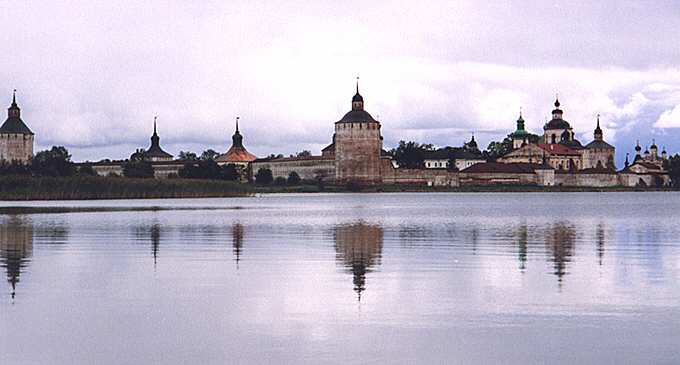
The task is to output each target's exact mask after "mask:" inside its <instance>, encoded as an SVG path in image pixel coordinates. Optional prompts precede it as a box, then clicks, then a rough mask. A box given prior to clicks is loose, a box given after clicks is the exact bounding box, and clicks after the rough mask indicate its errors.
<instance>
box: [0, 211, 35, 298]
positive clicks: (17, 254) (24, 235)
mask: <svg viewBox="0 0 680 365" xmlns="http://www.w3.org/2000/svg"><path fill="white" fill-rule="evenodd" d="M32 255H33V225H32V224H31V223H30V222H25V221H24V220H23V219H22V218H21V217H18V216H11V217H9V218H8V219H7V220H6V221H4V222H2V223H0V266H1V267H2V268H4V269H5V270H6V271H7V282H8V283H9V284H10V286H11V287H12V293H11V296H12V299H14V296H15V294H16V287H17V284H18V283H19V277H20V276H21V273H22V272H24V271H25V269H26V267H27V266H28V263H29V262H30V257H31V256H32Z"/></svg>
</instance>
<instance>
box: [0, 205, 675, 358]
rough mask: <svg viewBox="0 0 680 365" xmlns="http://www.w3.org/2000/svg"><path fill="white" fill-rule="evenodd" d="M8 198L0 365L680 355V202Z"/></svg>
mask: <svg viewBox="0 0 680 365" xmlns="http://www.w3.org/2000/svg"><path fill="white" fill-rule="evenodd" d="M0 205H2V206H4V208H0V271H1V272H2V275H3V277H4V278H5V280H2V281H1V282H0V364H74V363H77V364H227V363H315V364H318V363H375V364H384V363H449V364H451V363H453V364H455V363H462V364H490V363H523V364H526V363H529V364H545V363H572V364H583V363H596V364H606V363H609V364H621V363H645V364H646V363H679V362H680V242H679V241H680V194H677V193H558V194H551V193H518V194H510V193H506V194H464V193H451V194H448V193H430V194H428V193H420V194H418V193H415V194H406V193H402V194H328V195H325V194H318V195H312V194H308V195H263V196H258V197H253V198H235V199H196V200H139V201H87V202H20V203H9V202H5V203H1V204H0Z"/></svg>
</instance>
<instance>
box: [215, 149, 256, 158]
mask: <svg viewBox="0 0 680 365" xmlns="http://www.w3.org/2000/svg"><path fill="white" fill-rule="evenodd" d="M255 159H257V156H255V155H253V154H252V153H250V152H248V150H246V149H245V148H244V147H236V146H232V147H231V148H230V149H229V151H227V153H225V154H223V155H221V156H219V157H217V159H216V160H215V161H217V162H251V161H255Z"/></svg>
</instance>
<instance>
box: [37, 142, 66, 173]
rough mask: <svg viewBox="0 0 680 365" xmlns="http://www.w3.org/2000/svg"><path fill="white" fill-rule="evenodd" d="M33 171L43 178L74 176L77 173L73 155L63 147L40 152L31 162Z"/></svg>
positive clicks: (54, 147)
mask: <svg viewBox="0 0 680 365" xmlns="http://www.w3.org/2000/svg"><path fill="white" fill-rule="evenodd" d="M31 169H32V170H33V173H34V174H36V175H41V176H72V175H73V174H74V173H75V171H76V169H75V165H74V164H73V162H71V155H70V154H69V153H68V150H66V148H64V147H63V146H53V147H52V149H50V150H45V151H40V152H38V153H37V154H36V155H35V156H34V157H33V160H32V161H31Z"/></svg>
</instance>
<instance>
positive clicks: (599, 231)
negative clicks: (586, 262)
mask: <svg viewBox="0 0 680 365" xmlns="http://www.w3.org/2000/svg"><path fill="white" fill-rule="evenodd" d="M595 240H596V241H597V262H598V263H599V264H600V266H602V260H603V259H604V224H602V223H600V224H598V225H597V228H596V229H595Z"/></svg>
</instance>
